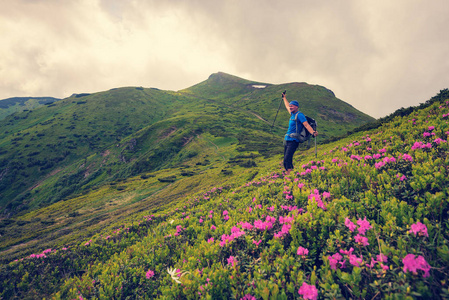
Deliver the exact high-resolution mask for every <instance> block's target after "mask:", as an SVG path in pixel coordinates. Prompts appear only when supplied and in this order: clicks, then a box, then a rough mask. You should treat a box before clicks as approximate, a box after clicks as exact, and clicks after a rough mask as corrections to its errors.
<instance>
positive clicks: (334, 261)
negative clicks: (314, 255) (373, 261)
mask: <svg viewBox="0 0 449 300" xmlns="http://www.w3.org/2000/svg"><path fill="white" fill-rule="evenodd" d="M352 252H354V248H352V247H351V248H350V249H349V251H347V250H343V249H340V253H335V254H334V255H332V256H328V257H327V259H329V264H330V266H331V269H332V270H337V266H338V265H340V269H343V268H345V267H346V266H345V263H346V259H345V260H343V256H342V255H341V254H343V255H346V256H347V258H349V263H350V264H351V265H353V266H355V267H360V266H361V265H362V263H363V257H362V256H360V257H358V256H357V255H355V254H352Z"/></svg>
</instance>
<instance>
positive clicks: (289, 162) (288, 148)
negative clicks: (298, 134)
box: [284, 141, 299, 170]
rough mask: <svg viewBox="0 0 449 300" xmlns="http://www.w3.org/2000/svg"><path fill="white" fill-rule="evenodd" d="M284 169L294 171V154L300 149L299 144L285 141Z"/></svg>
mask: <svg viewBox="0 0 449 300" xmlns="http://www.w3.org/2000/svg"><path fill="white" fill-rule="evenodd" d="M284 144H285V145H284V168H285V170H290V169H293V154H295V151H296V149H298V146H299V142H296V141H284Z"/></svg>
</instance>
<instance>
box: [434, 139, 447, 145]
mask: <svg viewBox="0 0 449 300" xmlns="http://www.w3.org/2000/svg"><path fill="white" fill-rule="evenodd" d="M434 142H435V143H436V144H438V145H439V144H441V143H447V141H445V140H443V139H440V138H437V139H435V140H434Z"/></svg>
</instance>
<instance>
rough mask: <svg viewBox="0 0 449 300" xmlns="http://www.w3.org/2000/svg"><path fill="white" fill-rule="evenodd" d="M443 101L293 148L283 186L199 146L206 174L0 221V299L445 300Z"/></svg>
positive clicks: (111, 190) (96, 192)
mask: <svg viewBox="0 0 449 300" xmlns="http://www.w3.org/2000/svg"><path fill="white" fill-rule="evenodd" d="M448 94H449V93H448V91H447V90H445V91H442V92H441V93H440V95H438V96H437V97H434V98H433V99H432V100H429V101H428V102H426V105H423V106H422V107H421V108H411V109H410V110H409V111H408V112H407V113H404V114H401V113H399V114H398V115H396V116H394V117H393V116H392V117H391V118H390V119H389V121H385V122H383V123H382V124H378V127H377V128H375V129H371V130H367V131H360V132H357V133H355V134H353V135H350V136H348V137H346V138H343V139H341V140H339V141H336V142H332V143H328V144H322V145H319V146H318V152H317V153H316V154H315V152H314V149H309V150H305V149H303V150H302V151H300V152H299V153H297V155H296V156H295V160H294V163H295V166H296V168H295V172H292V173H291V174H290V175H289V176H284V175H283V173H282V168H281V164H280V162H281V160H282V157H281V155H274V156H271V157H267V158H264V157H262V156H255V157H249V156H243V155H240V156H234V157H230V158H229V159H228V158H227V157H226V153H233V151H234V150H233V149H234V148H235V147H238V145H237V144H235V141H232V140H230V139H224V138H219V137H214V136H212V135H211V134H204V135H201V137H200V138H197V143H198V147H199V148H201V147H205V148H207V149H211V148H212V149H215V150H216V154H217V155H216V156H215V159H216V160H215V161H213V162H212V161H211V160H209V163H205V158H198V157H196V156H193V157H192V161H189V162H191V164H192V165H188V164H186V165H183V166H179V167H178V168H170V169H168V170H161V171H158V172H149V173H145V174H141V175H140V176H135V177H129V178H128V179H126V180H123V181H116V182H111V184H109V185H107V186H106V185H104V186H101V187H99V188H96V189H92V190H90V191H88V192H86V193H85V194H84V195H80V196H78V197H76V198H71V199H68V200H67V201H64V202H58V203H55V204H53V205H50V206H48V207H46V208H43V209H39V210H35V211H33V212H30V213H27V214H24V215H21V216H17V217H15V218H11V219H9V220H6V221H3V222H2V227H1V230H2V236H1V237H0V241H1V245H2V247H3V249H4V250H3V251H2V261H3V265H2V266H1V269H0V282H1V287H2V289H1V294H0V297H3V298H4V299H26V298H30V299H31V298H33V299H34V298H44V297H46V298H50V299H75V298H78V299H81V298H82V299H94V298H95V299H97V298H98V299H119V298H120V299H127V298H128V299H135V298H143V299H151V298H161V299H203V298H204V299H242V298H243V299H317V298H319V299H447V298H448V297H449V288H448V287H449V286H448V281H447V278H448V274H449V254H448V253H449V248H448V241H449V222H448V212H449V201H448V193H449V190H448V186H449V182H448V178H449V177H448V172H449V157H448V153H449V145H448V142H447V139H448V135H449V124H448V120H449V97H448ZM443 95H444V97H443ZM145 132H146V131H145V130H141V131H140V132H139V134H137V135H136V137H135V138H136V139H137V138H139V137H142V136H144V134H145ZM166 135H167V134H166ZM123 143H124V142H123ZM210 145H212V146H210ZM199 148H196V149H199ZM191 150H192V151H194V149H191ZM198 155H199V154H198ZM315 155H316V156H315ZM220 158H221V159H220ZM195 159H197V163H196V164H194V162H195ZM242 159H251V160H252V161H253V164H254V165H252V166H251V167H246V166H240V165H239V161H240V162H241V160H242ZM186 169H188V171H187V170H186ZM223 170H227V172H223ZM190 171H194V172H193V173H195V172H197V173H196V174H190V175H187V173H188V172H190ZM183 172H184V175H182V173H183ZM18 232H19V233H18ZM23 236H27V237H28V239H26V240H25V239H23ZM11 239H15V241H14V242H13V243H10V244H9V246H7V245H8V243H9V241H10V240H11ZM12 245H14V247H11V246H12ZM14 259H17V260H14Z"/></svg>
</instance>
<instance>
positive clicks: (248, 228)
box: [239, 222, 253, 230]
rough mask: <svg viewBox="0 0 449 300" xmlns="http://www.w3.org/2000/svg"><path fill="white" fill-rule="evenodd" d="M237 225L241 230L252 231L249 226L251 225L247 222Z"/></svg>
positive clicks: (251, 226)
mask: <svg viewBox="0 0 449 300" xmlns="http://www.w3.org/2000/svg"><path fill="white" fill-rule="evenodd" d="M239 224H240V225H241V226H242V228H243V229H246V230H251V229H253V225H251V224H250V223H248V222H240V223H239Z"/></svg>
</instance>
